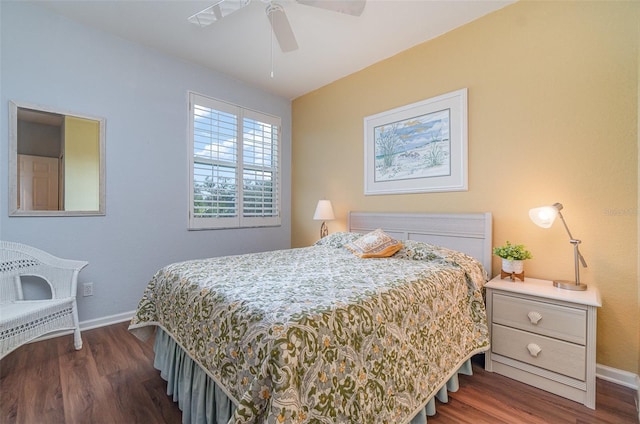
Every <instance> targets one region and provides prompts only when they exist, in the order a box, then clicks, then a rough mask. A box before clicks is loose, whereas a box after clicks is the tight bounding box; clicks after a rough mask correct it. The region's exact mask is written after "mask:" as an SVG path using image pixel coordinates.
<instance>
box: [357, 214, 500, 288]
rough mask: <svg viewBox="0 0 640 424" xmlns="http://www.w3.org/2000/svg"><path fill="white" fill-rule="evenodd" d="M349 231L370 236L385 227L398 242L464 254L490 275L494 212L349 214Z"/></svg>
mask: <svg viewBox="0 0 640 424" xmlns="http://www.w3.org/2000/svg"><path fill="white" fill-rule="evenodd" d="M347 225H348V229H349V231H352V232H355V233H363V234H364V233H368V232H369V231H373V230H375V229H376V228H382V229H383V230H384V231H385V232H386V233H387V234H389V235H390V236H392V237H394V238H396V239H398V240H416V241H424V242H426V243H431V244H435V245H438V246H443V247H448V248H449V249H454V250H458V251H460V252H464V253H466V254H467V255H470V256H473V257H474V258H476V259H478V260H479V261H480V262H481V263H482V264H483V265H484V268H485V269H486V270H487V273H488V274H489V276H491V248H492V247H491V243H492V240H491V235H492V227H491V212H484V213H467V214H431V213H384V212H349V217H348V223H347Z"/></svg>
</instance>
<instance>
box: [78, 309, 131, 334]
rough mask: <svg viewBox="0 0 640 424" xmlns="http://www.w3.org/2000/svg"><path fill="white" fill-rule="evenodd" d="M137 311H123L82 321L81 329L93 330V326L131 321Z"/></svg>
mask: <svg viewBox="0 0 640 424" xmlns="http://www.w3.org/2000/svg"><path fill="white" fill-rule="evenodd" d="M135 313H136V311H129V312H123V313H121V314H116V315H109V316H107V317H103V318H96V319H91V320H88V321H80V331H85V330H91V329H92V328H98V327H105V326H107V325H113V324H118V323H120V322H125V321H131V318H132V317H133V316H134V315H135Z"/></svg>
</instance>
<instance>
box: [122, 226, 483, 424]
mask: <svg viewBox="0 0 640 424" xmlns="http://www.w3.org/2000/svg"><path fill="white" fill-rule="evenodd" d="M354 237H356V235H354V234H351V233H337V234H333V235H331V236H329V237H326V238H325V239H322V240H321V241H320V242H318V243H317V244H316V245H314V246H311V247H306V248H300V249H291V250H281V251H274V252H265V253H257V254H249V255H239V256H227V257H223V258H212V259H203V260H193V261H187V262H181V263H176V264H172V265H169V266H166V267H164V268H162V269H161V270H159V271H158V272H157V273H156V275H155V276H154V277H153V279H152V280H151V281H150V282H149V284H148V286H147V288H146V290H145V292H144V294H143V297H142V299H141V300H140V303H139V306H138V309H137V311H136V314H135V316H134V318H133V320H132V322H131V326H130V329H131V330H132V331H133V332H134V333H136V331H144V329H145V327H147V326H153V325H158V326H160V327H162V328H163V329H164V330H165V331H167V332H168V333H169V334H170V335H171V336H172V337H173V338H174V339H175V340H176V341H177V342H178V343H179V344H180V345H181V346H182V347H183V349H185V350H186V352H187V353H188V354H189V355H190V356H191V357H192V358H193V359H194V360H196V362H198V363H199V364H200V365H201V366H202V367H203V368H205V369H206V370H207V373H208V374H209V375H210V376H211V377H212V378H213V379H214V380H215V381H216V383H217V384H219V385H220V386H221V387H222V388H223V389H224V390H225V391H226V393H227V394H228V395H229V396H230V398H231V399H232V401H233V402H234V403H235V404H236V405H237V409H236V411H235V415H234V418H233V420H232V422H233V423H235V424H241V423H263V422H265V423H343V422H344V423H376V424H377V423H389V424H391V423H393V424H397V423H404V422H408V421H409V420H410V419H411V418H412V416H413V415H415V413H416V412H417V411H418V410H419V409H420V408H422V407H423V406H424V404H425V403H426V401H427V400H428V399H429V397H431V396H432V394H433V391H434V390H436V389H437V388H438V387H439V386H440V385H441V384H442V383H443V382H444V381H445V380H446V379H447V378H449V377H450V375H451V373H452V371H454V370H455V369H456V368H457V367H458V366H459V365H460V364H461V363H462V362H463V361H464V360H466V359H467V358H468V357H469V356H470V355H471V354H474V353H477V352H480V351H483V350H486V349H487V348H488V346H489V338H488V330H487V323H486V315H485V309H484V302H483V298H482V294H481V288H482V285H483V284H484V283H485V281H486V273H485V272H484V269H483V268H482V265H481V264H480V263H479V262H477V261H476V260H474V259H472V258H470V257H468V256H466V255H464V254H461V253H459V252H454V251H450V250H447V249H443V248H438V247H435V246H431V245H428V244H424V243H419V242H411V241H408V242H406V243H405V246H404V247H403V249H401V250H400V251H399V252H398V253H396V254H395V255H394V256H393V257H391V258H382V259H361V258H358V257H356V256H355V255H353V254H352V253H351V252H349V251H348V250H347V249H345V248H343V247H342V244H344V243H346V242H349V241H351V240H353V239H354Z"/></svg>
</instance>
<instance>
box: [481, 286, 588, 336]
mask: <svg viewBox="0 0 640 424" xmlns="http://www.w3.org/2000/svg"><path fill="white" fill-rule="evenodd" d="M492 322H493V323H496V324H502V325H506V326H509V327H514V328H519V329H521V330H525V331H530V332H532V333H537V334H541V335H545V336H549V337H553V338H556V339H561V340H566V341H568V342H572V343H578V344H581V345H584V344H586V328H587V311H586V310H585V309H579V308H571V307H568V306H562V305H554V304H551V303H545V302H538V301H534V300H527V299H522V298H519V297H515V296H507V295H504V294H499V293H494V294H493V317H492Z"/></svg>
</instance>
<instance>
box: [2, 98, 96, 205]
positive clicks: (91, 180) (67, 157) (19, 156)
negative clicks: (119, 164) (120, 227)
mask: <svg viewBox="0 0 640 424" xmlns="http://www.w3.org/2000/svg"><path fill="white" fill-rule="evenodd" d="M104 127H105V120H104V119H103V118H96V117H92V116H86V115H79V114H76V113H69V112H66V111H61V110H56V109H53V108H48V107H43V106H38V105H32V104H26V103H19V102H15V101H11V102H10V103H9V215H10V216H78V215H104V214H105V154H104V143H105V140H104V134H105V133H104V131H105V129H104Z"/></svg>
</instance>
